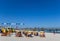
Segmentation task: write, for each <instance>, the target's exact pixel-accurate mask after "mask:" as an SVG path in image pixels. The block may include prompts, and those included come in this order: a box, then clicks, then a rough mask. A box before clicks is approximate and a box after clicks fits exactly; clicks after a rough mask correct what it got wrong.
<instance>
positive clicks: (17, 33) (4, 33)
mask: <svg viewBox="0 0 60 41" xmlns="http://www.w3.org/2000/svg"><path fill="white" fill-rule="evenodd" d="M13 33H15V36H16V37H23V35H24V36H25V37H34V36H40V37H45V32H44V31H40V32H36V31H20V30H15V31H12V30H11V29H8V30H6V29H2V30H1V36H11V35H12V34H13Z"/></svg>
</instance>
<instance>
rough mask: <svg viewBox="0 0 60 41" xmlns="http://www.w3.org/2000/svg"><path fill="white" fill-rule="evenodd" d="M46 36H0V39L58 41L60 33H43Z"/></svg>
mask: <svg viewBox="0 0 60 41" xmlns="http://www.w3.org/2000/svg"><path fill="white" fill-rule="evenodd" d="M45 35H46V37H44V38H43V37H39V36H34V37H32V38H30V37H14V36H11V37H6V36H0V41H60V34H55V35H54V34H53V33H45Z"/></svg>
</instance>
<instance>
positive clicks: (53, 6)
mask: <svg viewBox="0 0 60 41" xmlns="http://www.w3.org/2000/svg"><path fill="white" fill-rule="evenodd" d="M0 23H24V24H25V26H27V27H35V26H36V27H60V0H0Z"/></svg>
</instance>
